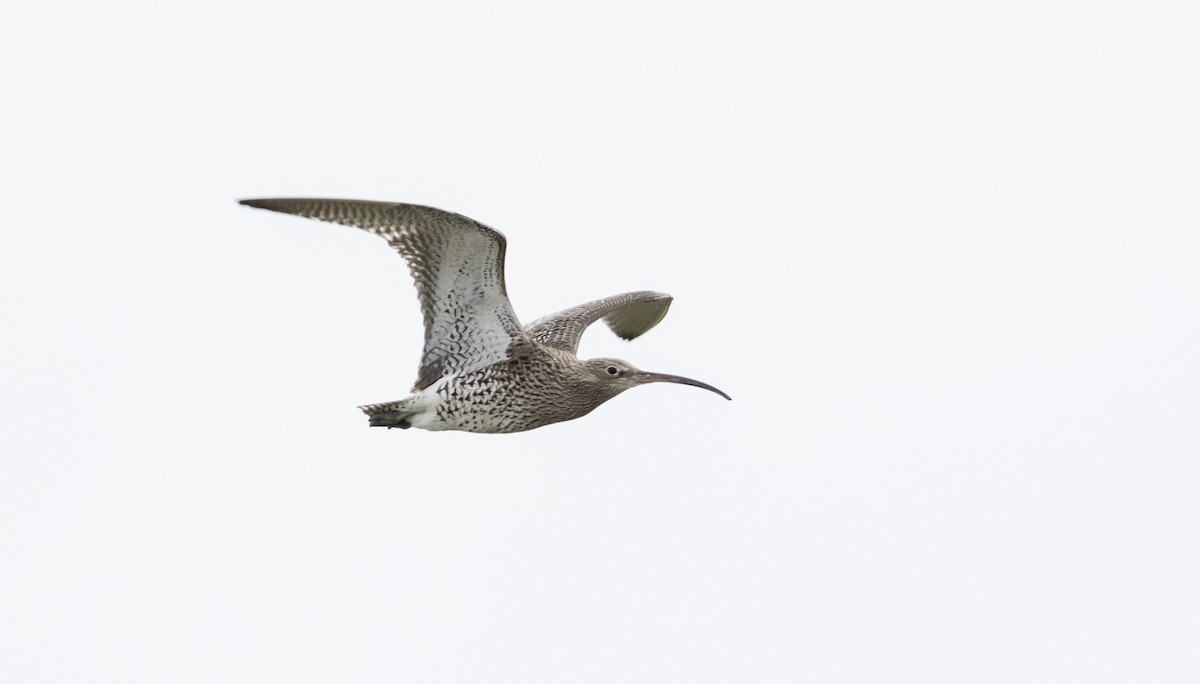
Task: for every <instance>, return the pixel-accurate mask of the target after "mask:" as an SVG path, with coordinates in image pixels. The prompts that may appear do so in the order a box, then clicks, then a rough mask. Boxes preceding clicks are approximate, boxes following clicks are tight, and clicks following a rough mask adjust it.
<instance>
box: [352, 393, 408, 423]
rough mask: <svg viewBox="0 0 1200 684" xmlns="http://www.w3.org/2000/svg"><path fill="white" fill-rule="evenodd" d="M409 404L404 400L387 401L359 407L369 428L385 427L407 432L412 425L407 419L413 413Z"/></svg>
mask: <svg viewBox="0 0 1200 684" xmlns="http://www.w3.org/2000/svg"><path fill="white" fill-rule="evenodd" d="M408 404H409V402H408V400H406V399H402V400H400V401H389V402H385V403H382V404H367V405H366V406H359V407H358V408H359V409H361V410H362V412H363V413H365V414H367V417H368V418H369V419H370V423H371V427H386V428H400V429H401V430H407V429H408V428H410V427H412V423H410V422H409V421H408V418H409V417H410V416H412V414H413V413H414V411H413V410H412V409H411V408H409V406H408Z"/></svg>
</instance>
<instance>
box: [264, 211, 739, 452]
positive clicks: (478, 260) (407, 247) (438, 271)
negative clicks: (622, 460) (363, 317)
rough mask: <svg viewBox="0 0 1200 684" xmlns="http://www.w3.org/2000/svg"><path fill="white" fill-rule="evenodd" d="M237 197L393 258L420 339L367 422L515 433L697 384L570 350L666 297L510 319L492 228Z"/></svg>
mask: <svg viewBox="0 0 1200 684" xmlns="http://www.w3.org/2000/svg"><path fill="white" fill-rule="evenodd" d="M241 203H242V204H245V205H248V206H252V207H258V208H262V209H270V210H272V211H278V212H283V213H288V214H296V215H299V216H305V217H309V218H315V219H319V220H322V221H329V222H332V223H340V224H343V225H349V226H355V227H358V228H362V229H364V230H366V231H369V232H371V233H374V234H376V235H379V236H380V237H382V238H384V239H385V240H387V241H388V243H389V244H390V245H391V246H392V247H393V248H394V249H395V250H396V251H398V252H399V253H400V254H401V255H402V256H404V258H405V261H407V262H408V266H409V270H410V271H411V273H412V276H413V280H414V281H415V284H416V288H417V296H418V298H419V299H420V302H421V311H422V313H423V315H424V323H425V346H424V350H423V352H422V355H421V365H420V368H419V370H418V373H417V381H416V383H415V384H414V385H413V389H412V392H413V394H412V395H410V396H409V397H407V398H405V399H401V400H400V401H394V402H386V403H382V404H371V405H367V406H362V407H360V408H362V410H363V411H364V412H366V414H367V415H368V416H369V417H370V423H371V425H374V426H384V427H400V428H407V427H419V428H424V429H427V430H465V431H468V432H520V431H523V430H532V429H534V428H537V427H541V426H543V425H548V424H550V423H557V422H560V421H564V420H571V419H573V418H578V417H580V416H583V415H586V414H587V413H590V412H591V411H592V410H593V409H595V408H596V407H597V406H599V405H600V404H602V403H604V402H605V401H608V400H609V399H611V398H613V397H615V396H617V395H618V394H620V393H621V392H623V391H625V390H626V389H629V388H630V387H634V386H636V385H639V384H646V383H650V382H675V383H681V384H688V385H693V386H697V387H702V388H704V389H708V390H711V391H713V392H716V393H718V394H720V395H721V396H724V397H725V398H726V399H728V398H729V397H728V395H726V394H725V393H724V392H721V391H720V390H718V389H716V388H715V387H712V386H710V385H707V384H705V383H702V382H699V381H696V380H691V379H688V378H682V377H679V376H673V375H664V374H659V373H647V372H645V371H640V370H638V369H636V368H634V367H633V366H631V365H630V364H628V363H626V362H624V361H620V360H618V359H591V360H580V359H578V358H576V356H575V353H576V349H577V348H578V346H579V339H580V337H581V336H582V335H583V332H584V330H586V329H587V327H588V326H589V325H591V324H592V323H594V322H595V321H597V320H599V319H601V318H603V319H604V320H605V322H606V323H607V324H608V325H609V327H610V328H611V329H612V330H613V332H615V333H616V334H617V335H619V336H620V337H623V338H625V339H630V340H631V339H633V338H635V337H638V336H639V335H641V334H642V333H645V332H646V331H647V330H649V329H650V328H653V327H654V326H655V325H657V324H658V322H659V321H661V320H662V318H663V317H664V316H665V315H666V313H667V309H668V308H669V307H670V304H671V298H670V297H669V296H668V295H665V294H661V293H658V292H630V293H627V294H622V295H616V296H613V297H607V298H605V299H599V300H596V301H594V302H588V303H586V304H581V305H579V306H576V307H572V308H570V309H566V310H564V311H560V312H558V313H556V314H551V315H549V316H545V317H543V318H540V319H538V320H536V321H534V322H533V323H531V324H529V325H527V326H522V325H521V324H520V322H519V321H518V319H517V317H516V315H515V314H514V313H513V310H512V305H511V304H510V303H509V301H508V294H507V292H506V290H505V286H504V253H505V248H506V241H505V239H504V236H503V235H502V234H500V233H499V232H498V231H496V230H493V229H491V228H489V227H487V226H485V225H483V224H481V223H478V222H476V221H473V220H471V219H469V218H467V217H465V216H462V215H459V214H454V213H451V212H447V211H442V210H440V209H434V208H432V207H424V206H419V205H413V204H395V203H386V202H369V201H356V200H331V199H256V200H243V201H242V202H241Z"/></svg>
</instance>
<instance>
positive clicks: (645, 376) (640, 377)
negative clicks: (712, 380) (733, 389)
mask: <svg viewBox="0 0 1200 684" xmlns="http://www.w3.org/2000/svg"><path fill="white" fill-rule="evenodd" d="M634 377H635V378H637V381H638V382H640V383H642V384H645V383H649V382H674V383H676V384H679V385H691V386H692V387H703V388H704V389H706V390H708V391H709V392H716V393H717V394H719V395H721V396H723V397H725V398H726V399H729V400H730V401H733V398H732V397H730V396H729V395H728V394H725V393H724V392H722V391H721V390H719V389H717V388H716V387H713V386H712V385H709V384H707V383H703V382H700V381H699V380H692V379H691V378H685V377H681V376H679V375H667V374H666V373H649V372H646V371H638V372H637V373H635V374H634Z"/></svg>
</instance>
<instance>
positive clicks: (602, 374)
mask: <svg viewBox="0 0 1200 684" xmlns="http://www.w3.org/2000/svg"><path fill="white" fill-rule="evenodd" d="M583 363H584V367H585V368H586V369H587V371H588V374H589V375H590V376H591V377H592V378H593V379H594V380H595V381H596V382H597V383H598V384H599V385H600V386H601V387H602V388H604V390H605V392H606V393H607V394H610V395H611V396H614V397H615V396H616V395H618V394H620V393H621V392H624V391H625V390H627V389H629V388H630V387H636V386H637V385H646V384H649V383H652V382H674V383H678V384H680V385H691V386H692V387H702V388H704V389H706V390H708V391H710V392H716V393H717V394H719V395H721V396H723V397H725V398H726V399H730V398H731V397H730V396H729V395H728V394H725V393H724V392H722V391H721V390H719V389H717V388H716V387H713V386H712V385H709V384H707V383H703V382H700V381H699V380H692V379H691V378H684V377H681V376H678V375H667V374H666V373H651V372H649V371H644V370H638V369H637V368H634V367H633V364H631V363H629V362H628V361H622V360H620V359H588V360H587V361H584V362H583Z"/></svg>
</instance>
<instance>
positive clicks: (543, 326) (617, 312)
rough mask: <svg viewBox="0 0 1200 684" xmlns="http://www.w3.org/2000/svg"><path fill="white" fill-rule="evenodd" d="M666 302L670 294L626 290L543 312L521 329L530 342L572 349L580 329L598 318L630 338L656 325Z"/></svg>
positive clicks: (665, 313)
mask: <svg viewBox="0 0 1200 684" xmlns="http://www.w3.org/2000/svg"><path fill="white" fill-rule="evenodd" d="M670 306H671V296H670V295H665V294H662V293H661V292H629V293H626V294H620V295H615V296H613V297H606V298H604V299H597V300H596V301H594V302H588V303H587V304H580V305H579V306H575V307H571V308H570V309H566V310H565V311H559V312H558V313H555V314H550V315H549V316H544V317H542V318H539V319H538V320H536V321H534V322H533V323H530V324H529V325H527V326H525V332H526V333H528V334H529V338H530V339H532V340H533V341H534V342H539V343H541V344H545V345H549V346H551V347H557V348H559V349H562V350H564V351H569V352H571V353H575V351H576V350H577V349H578V348H579V338H580V337H583V331H584V330H587V327H588V326H589V325H591V324H592V323H595V322H596V321H598V320H599V319H601V318H603V319H604V322H605V323H607V324H608V327H609V328H611V329H612V331H613V332H614V333H616V334H617V335H618V336H619V337H622V338H624V339H627V340H632V339H633V338H635V337H637V336H638V335H641V334H642V333H644V332H646V331H647V330H649V329H650V328H653V327H654V326H656V325H658V322H659V321H661V320H662V319H663V316H666V315H667V309H668V308H669V307H670Z"/></svg>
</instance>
